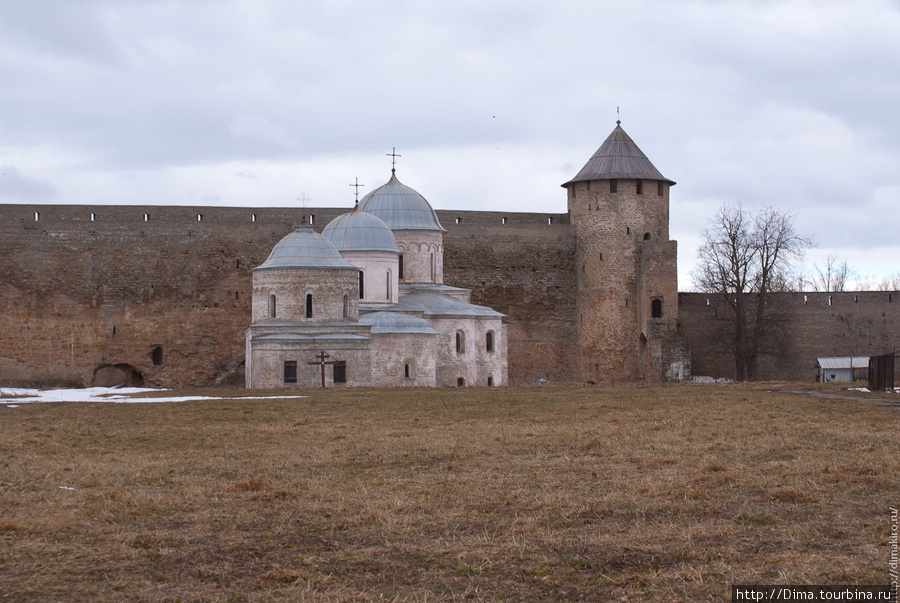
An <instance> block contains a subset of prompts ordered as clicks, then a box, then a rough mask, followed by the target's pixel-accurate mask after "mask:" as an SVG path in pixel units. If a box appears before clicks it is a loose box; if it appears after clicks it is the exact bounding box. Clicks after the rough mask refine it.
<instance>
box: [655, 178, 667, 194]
mask: <svg viewBox="0 0 900 603" xmlns="http://www.w3.org/2000/svg"><path fill="white" fill-rule="evenodd" d="M665 186H666V185H665V184H663V181H662V180H659V181H658V182H657V183H656V194H657V195H659V196H660V197H662V196H663V193H664V192H665V190H666V189H665Z"/></svg>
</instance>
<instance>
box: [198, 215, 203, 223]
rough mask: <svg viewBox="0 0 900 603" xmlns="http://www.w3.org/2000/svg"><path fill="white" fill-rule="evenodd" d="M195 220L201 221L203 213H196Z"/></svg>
mask: <svg viewBox="0 0 900 603" xmlns="http://www.w3.org/2000/svg"><path fill="white" fill-rule="evenodd" d="M197 221H198V222H202V221H203V214H197Z"/></svg>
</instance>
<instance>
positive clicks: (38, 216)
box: [34, 212, 41, 222]
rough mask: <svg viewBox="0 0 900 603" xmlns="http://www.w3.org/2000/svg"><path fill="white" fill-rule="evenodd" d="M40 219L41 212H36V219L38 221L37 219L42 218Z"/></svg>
mask: <svg viewBox="0 0 900 603" xmlns="http://www.w3.org/2000/svg"><path fill="white" fill-rule="evenodd" d="M40 219H41V214H40V212H34V221H35V222H37V221H38V220H40Z"/></svg>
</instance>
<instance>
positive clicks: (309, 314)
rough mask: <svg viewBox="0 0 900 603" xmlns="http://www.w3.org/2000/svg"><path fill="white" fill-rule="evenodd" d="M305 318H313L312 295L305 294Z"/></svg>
mask: <svg viewBox="0 0 900 603" xmlns="http://www.w3.org/2000/svg"><path fill="white" fill-rule="evenodd" d="M306 317H307V318H312V317H313V307H312V293H307V294H306Z"/></svg>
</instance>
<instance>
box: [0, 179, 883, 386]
mask: <svg viewBox="0 0 900 603" xmlns="http://www.w3.org/2000/svg"><path fill="white" fill-rule="evenodd" d="M650 192H652V193H654V194H655V192H656V191H650ZM645 196H646V193H645ZM347 209H348V208H315V209H310V208H306V209H300V208H296V209H292V208H226V207H168V206H153V207H138V206H51V205H42V206H33V205H2V204H0V384H2V385H42V386H47V385H81V386H84V385H90V384H91V383H92V382H93V380H94V376H95V374H102V372H103V370H104V369H105V368H109V367H116V366H117V365H118V366H123V367H125V368H128V367H130V368H131V369H133V370H134V371H135V372H136V373H137V374H139V375H140V376H142V378H143V381H144V383H145V384H147V385H149V386H164V387H185V386H202V385H211V384H216V383H228V384H236V385H240V384H243V383H244V356H245V329H246V328H247V327H248V326H249V325H250V322H251V308H250V304H251V299H252V298H251V273H250V268H253V267H256V266H259V265H260V264H262V263H263V262H264V261H265V259H266V258H267V257H268V254H269V252H270V251H271V250H272V247H274V245H275V244H276V243H277V242H278V241H279V240H280V239H281V238H282V237H283V236H284V235H286V234H287V233H289V232H290V231H291V229H292V228H294V227H295V226H298V225H300V224H302V223H304V222H307V221H308V219H309V216H313V218H314V220H313V226H314V227H315V228H316V229H317V230H319V231H321V228H323V227H324V226H325V225H326V224H328V222H329V221H330V220H331V219H333V218H334V217H336V216H338V215H340V214H342V213H346V211H347ZM437 213H438V215H439V217H440V220H441V223H442V225H443V226H444V228H446V229H447V232H446V233H445V234H444V262H445V265H444V281H445V282H446V283H447V284H448V285H453V286H458V287H466V288H470V289H472V297H471V301H472V303H475V304H481V305H486V306H490V307H492V308H494V309H495V310H498V311H499V312H503V313H504V314H507V315H508V316H509V320H510V322H509V324H508V325H507V329H506V337H507V339H508V342H509V348H508V354H509V356H508V360H509V368H508V371H509V372H508V382H509V383H510V384H512V385H523V384H533V383H536V382H537V381H538V379H540V378H541V377H544V378H546V379H549V380H551V381H562V382H575V381H578V380H579V372H578V354H579V340H578V325H577V321H578V316H577V312H576V303H577V299H578V290H577V286H578V275H577V273H576V270H577V268H579V266H578V265H577V264H578V263H577V262H576V253H578V252H577V250H576V234H575V229H574V227H573V226H572V225H571V224H570V223H569V216H568V215H567V214H522V213H507V212H468V211H467V212H456V211H440V210H439V211H438V212H437ZM92 215H93V220H91V216H92ZM145 215H146V219H145ZM35 217H37V219H35ZM457 218H459V221H457ZM504 221H505V223H504ZM619 235H621V233H619ZM626 236H628V235H626ZM666 236H667V234H666ZM673 245H674V243H673ZM667 253H673V254H674V247H673V248H672V249H671V250H669V251H667ZM620 276H621V277H622V278H624V279H625V280H626V281H627V279H628V278H629V277H628V275H620ZM610 295H612V294H610ZM664 295H665V296H666V300H665V303H664V307H663V309H664V312H666V310H667V308H669V307H670V304H669V303H668V289H667V290H666V293H664ZM803 295H804V294H779V295H776V296H773V305H774V306H775V308H776V309H777V310H778V312H780V313H784V314H787V315H788V316H789V321H788V325H789V327H788V333H787V334H786V335H785V336H784V337H783V338H782V339H783V341H784V342H785V344H784V345H785V346H787V344H788V343H789V344H790V346H789V349H787V350H786V351H787V352H788V353H790V354H791V356H789V357H786V358H784V357H783V358H781V359H779V360H766V361H765V362H764V364H763V368H764V373H763V376H764V377H766V378H779V379H787V378H790V379H804V380H811V379H812V378H814V375H815V358H816V357H817V356H842V355H848V354H851V353H852V354H857V355H870V354H879V353H884V352H888V351H891V350H896V349H898V348H900V293H898V292H894V293H893V294H890V293H887V292H864V293H859V294H854V293H843V294H832V295H833V298H832V306H828V305H827V294H815V293H814V294H806V295H807V296H808V298H807V302H806V303H803V302H802V301H798V300H802V296H803ZM854 295H858V301H852V300H853V299H854V297H853V296H854ZM889 295H892V300H891V301H888V296H889ZM798 296H799V297H798ZM706 297H707V296H706V295H705V294H693V293H687V294H684V293H683V294H680V295H679V304H680V306H679V307H678V309H677V310H678V322H679V323H680V329H679V332H680V333H683V335H684V336H686V337H687V338H688V340H689V341H688V343H689V346H687V345H685V346H682V347H681V348H677V349H675V348H672V349H665V346H663V348H664V349H663V350H662V351H660V352H658V353H659V354H661V355H662V356H665V357H666V358H669V357H671V356H673V355H674V356H675V357H676V360H678V357H681V356H684V354H690V357H691V358H692V359H693V368H692V369H691V372H692V373H693V374H696V375H704V374H711V375H713V376H729V373H728V371H729V370H730V371H732V372H731V373H730V374H733V368H731V366H730V365H729V362H728V359H727V358H726V357H725V356H724V355H723V352H722V351H720V350H719V349H718V348H717V346H716V338H717V336H716V334H715V333H714V329H713V326H714V325H715V324H717V321H718V322H721V317H717V315H716V313H715V307H716V306H714V304H716V303H719V302H715V301H713V300H711V306H712V309H711V306H706V304H705V299H706ZM622 305H624V303H623V304H622ZM614 308H615V309H616V310H617V311H619V310H623V308H619V307H618V305H615V306H614ZM722 309H724V307H723V308H722ZM720 315H721V312H720ZM664 316H665V315H664ZM658 326H659V327H660V328H664V329H667V330H671V329H672V328H673V326H672V325H671V324H668V323H666V322H665V321H663V322H662V323H659V325H658ZM628 335H629V336H631V333H629V334H628ZM157 347H160V348H161V349H162V353H161V354H160V355H159V356H161V358H159V357H157V358H156V360H161V362H160V363H159V364H155V363H154V360H155V358H154V353H153V350H154V349H155V348H157ZM679 350H680V351H679ZM651 353H653V351H652V350H651ZM667 362H669V361H668V360H664V361H663V364H664V365H666V366H668V364H667ZM732 364H733V363H732ZM716 371H719V372H718V373H716ZM348 377H350V378H352V377H351V376H348Z"/></svg>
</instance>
